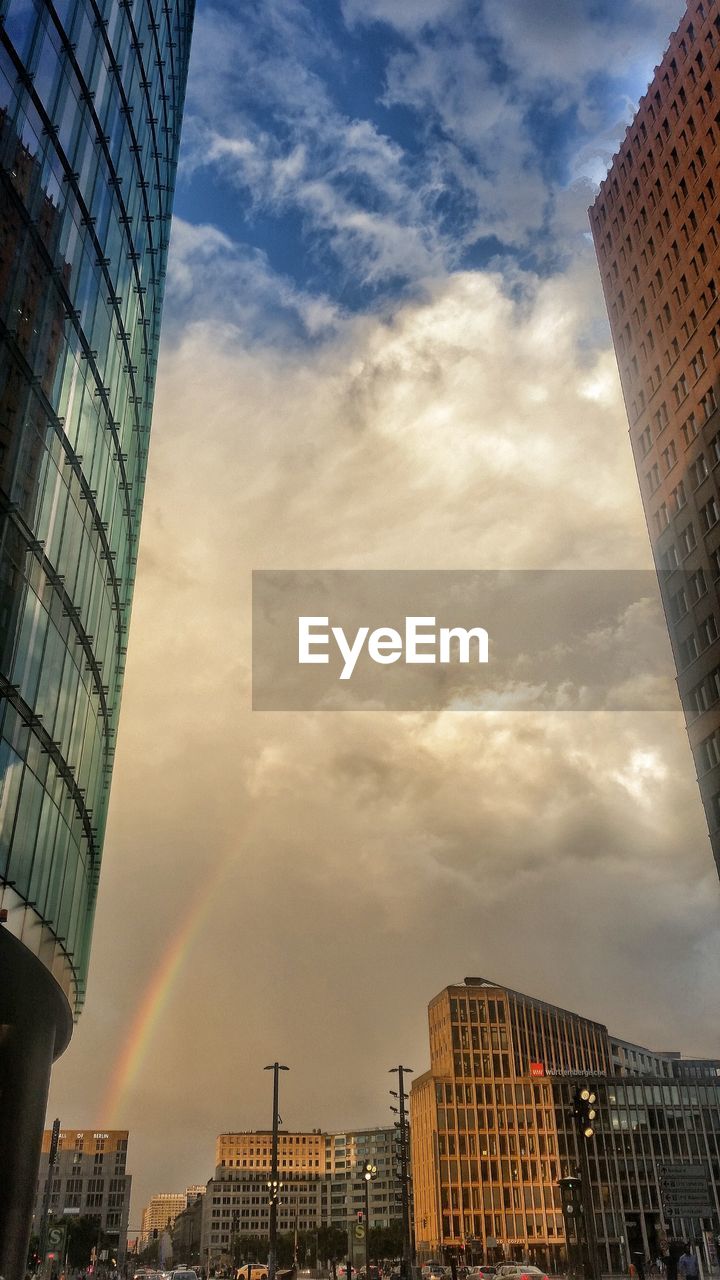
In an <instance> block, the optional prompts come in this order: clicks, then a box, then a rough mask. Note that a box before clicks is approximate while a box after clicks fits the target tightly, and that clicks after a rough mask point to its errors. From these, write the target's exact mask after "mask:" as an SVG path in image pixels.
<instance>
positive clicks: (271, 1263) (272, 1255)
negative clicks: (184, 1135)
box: [265, 1062, 289, 1280]
mask: <svg viewBox="0 0 720 1280" xmlns="http://www.w3.org/2000/svg"><path fill="white" fill-rule="evenodd" d="M265 1070H266V1071H272V1073H273V1124H272V1158H271V1165H272V1168H271V1173H270V1246H269V1249H268V1280H275V1278H276V1273H277V1206H278V1199H279V1197H280V1183H279V1179H278V1093H279V1085H278V1080H279V1073H280V1072H281V1071H288V1070H289V1068H288V1067H281V1066H280V1063H279V1062H273V1064H272V1066H269V1067H266V1068H265Z"/></svg>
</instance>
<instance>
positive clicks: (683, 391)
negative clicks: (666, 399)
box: [673, 373, 688, 405]
mask: <svg viewBox="0 0 720 1280" xmlns="http://www.w3.org/2000/svg"><path fill="white" fill-rule="evenodd" d="M687 393H688V385H687V378H686V377H685V374H684V373H681V374H680V377H679V378H678V380H677V382H676V383H675V386H674V387H673V395H674V396H675V404H676V405H678V404H682V402H683V400H684V399H685V397H686V395H687Z"/></svg>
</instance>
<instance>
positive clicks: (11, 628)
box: [0, 0, 193, 1280]
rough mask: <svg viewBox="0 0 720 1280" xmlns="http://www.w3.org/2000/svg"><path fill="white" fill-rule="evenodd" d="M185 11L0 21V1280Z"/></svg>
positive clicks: (27, 1186)
mask: <svg viewBox="0 0 720 1280" xmlns="http://www.w3.org/2000/svg"><path fill="white" fill-rule="evenodd" d="M192 19H193V0H0V1170H2V1176H0V1274H1V1275H3V1276H4V1277H5V1278H6V1280H13V1278H14V1276H16V1275H22V1274H24V1269H25V1256H24V1252H23V1251H24V1248H25V1244H26V1239H27V1230H28V1226H29V1221H30V1215H31V1212H32V1202H33V1197H34V1192H35V1179H36V1176H37V1163H38V1154H39V1149H40V1142H41V1138H42V1129H43V1121H44V1109H45V1103H46V1097H47V1088H48V1082H49V1072H50V1064H51V1062H52V1060H53V1058H54V1057H56V1056H57V1055H58V1053H60V1052H61V1051H62V1050H63V1048H64V1047H65V1045H66V1044H67V1042H68V1039H69V1037H70V1031H71V1027H72V1018H73V1015H74V1014H76V1013H77V1012H78V1010H79V1009H80V1007H81V1005H82V1001H83V996H84V991H85V982H86V974H87V966H88V953H89V948H90V938H91V933H92V924H93V913H94V908H95V899H96V893H97V886H98V877H99V873H100V861H101V853H102V844H103V832H104V827H105V818H106V812H107V803H108V796H109V787H110V779H111V774H112V765H113V754H114V749H115V735H116V730H117V723H118V713H119V707H120V694H121V687H122V678H123V669H124V665H125V653H126V645H127V630H128V620H129V613H130V603H131V597H132V590H133V580H134V577H135V565H136V560H137V547H138V535H139V528H140V517H141V512H142V503H143V487H144V479H145V469H146V460H147V450H148V434H149V429H150V418H151V410H152V402H153V391H154V384H155V372H156V363H157V351H158V341H159V334H160V316H161V310H162V298H163V285H164V277H165V263H166V256H167V248H168V237H169V234H170V219H171V212H172V201H173V191H174V186H175V174H176V168H177V154H178V144H179V139H180V123H181V116H182V109H183V99H184V92H185V83H186V78H187V67H188V55H189V46H190V36H191V30H192Z"/></svg>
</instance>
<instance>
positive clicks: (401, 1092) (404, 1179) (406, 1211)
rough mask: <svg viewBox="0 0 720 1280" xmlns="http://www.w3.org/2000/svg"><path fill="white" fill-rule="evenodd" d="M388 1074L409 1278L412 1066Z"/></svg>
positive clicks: (404, 1264)
mask: <svg viewBox="0 0 720 1280" xmlns="http://www.w3.org/2000/svg"><path fill="white" fill-rule="evenodd" d="M388 1074H389V1075H397V1078H398V1087H397V1093H396V1092H395V1090H394V1089H391V1090H390V1093H391V1094H392V1096H393V1097H394V1098H397V1100H398V1114H399V1116H400V1119H399V1120H397V1121H396V1122H395V1124H396V1127H397V1129H398V1133H399V1138H400V1144H399V1145H400V1152H399V1154H400V1192H401V1195H402V1235H403V1252H402V1266H401V1273H402V1276H403V1280H409V1277H410V1269H411V1266H412V1240H411V1239H410V1189H409V1182H410V1175H409V1173H408V1140H407V1116H406V1114H405V1076H406V1075H412V1067H403V1066H400V1067H391V1068H390V1071H389V1072H388Z"/></svg>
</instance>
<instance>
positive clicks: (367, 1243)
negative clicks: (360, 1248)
mask: <svg viewBox="0 0 720 1280" xmlns="http://www.w3.org/2000/svg"><path fill="white" fill-rule="evenodd" d="M365 1280H370V1179H369V1178H365Z"/></svg>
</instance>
